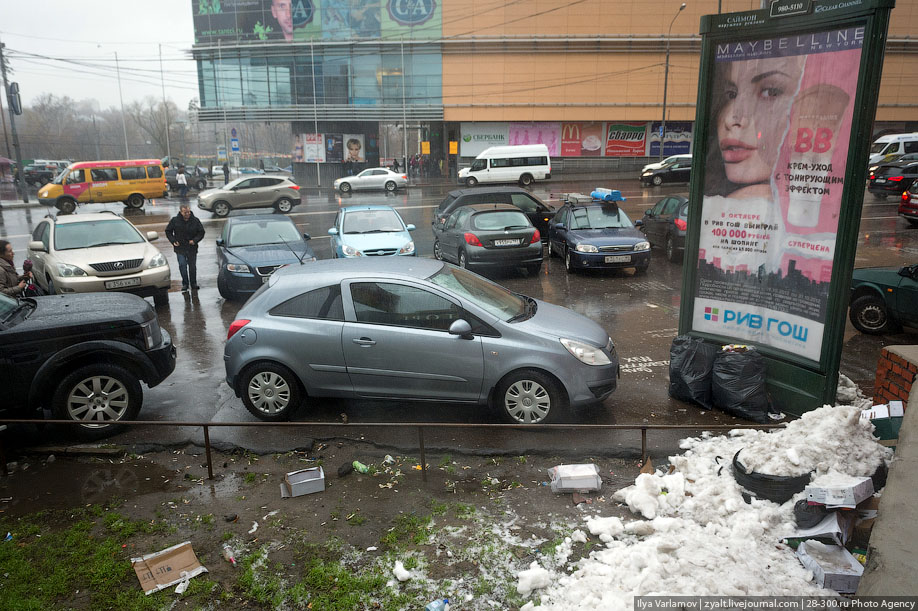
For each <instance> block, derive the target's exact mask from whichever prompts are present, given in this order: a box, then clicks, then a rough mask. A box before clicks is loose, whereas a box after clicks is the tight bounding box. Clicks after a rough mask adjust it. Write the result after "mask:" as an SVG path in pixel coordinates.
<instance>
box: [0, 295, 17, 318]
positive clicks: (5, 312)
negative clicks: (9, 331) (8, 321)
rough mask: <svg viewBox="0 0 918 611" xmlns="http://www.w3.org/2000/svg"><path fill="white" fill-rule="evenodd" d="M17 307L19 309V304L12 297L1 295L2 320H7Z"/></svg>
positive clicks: (0, 309)
mask: <svg viewBox="0 0 918 611" xmlns="http://www.w3.org/2000/svg"><path fill="white" fill-rule="evenodd" d="M17 307H19V302H18V301H16V300H15V299H13V298H12V297H7V296H6V295H3V294H0V320H3V319H5V318H6V317H7V316H9V315H10V313H11V312H13V311H14V310H15V309H16V308H17Z"/></svg>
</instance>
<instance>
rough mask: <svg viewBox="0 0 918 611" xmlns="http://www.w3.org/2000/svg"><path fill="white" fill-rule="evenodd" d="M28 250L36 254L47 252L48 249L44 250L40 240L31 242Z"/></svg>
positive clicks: (43, 244)
mask: <svg viewBox="0 0 918 611" xmlns="http://www.w3.org/2000/svg"><path fill="white" fill-rule="evenodd" d="M29 250H33V251H36V252H48V249H47V248H45V243H44V242H42V241H40V240H32V241H31V242H29Z"/></svg>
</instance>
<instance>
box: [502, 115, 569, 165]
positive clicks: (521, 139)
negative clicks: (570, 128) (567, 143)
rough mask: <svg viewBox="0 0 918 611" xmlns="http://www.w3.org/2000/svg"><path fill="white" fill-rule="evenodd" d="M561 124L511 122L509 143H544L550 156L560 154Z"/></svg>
mask: <svg viewBox="0 0 918 611" xmlns="http://www.w3.org/2000/svg"><path fill="white" fill-rule="evenodd" d="M560 132H561V124H560V123H553V122H534V123H511V124H510V129H509V133H508V142H507V144H510V145H526V144H544V145H545V146H547V147H548V155H549V156H550V157H558V156H560V155H561V133H560Z"/></svg>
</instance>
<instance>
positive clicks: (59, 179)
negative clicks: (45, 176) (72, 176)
mask: <svg viewBox="0 0 918 611" xmlns="http://www.w3.org/2000/svg"><path fill="white" fill-rule="evenodd" d="M67 170H68V168H64V169H63V170H61V171H60V172H58V173H57V176H55V177H54V180H52V181H51V182H52V183H53V184H55V185H59V184H61V182H62V181H63V180H64V175H65V174H66V173H67ZM81 171H82V170H81Z"/></svg>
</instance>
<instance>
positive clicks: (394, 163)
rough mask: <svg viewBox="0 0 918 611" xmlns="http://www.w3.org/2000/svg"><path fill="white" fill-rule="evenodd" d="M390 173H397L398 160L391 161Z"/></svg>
mask: <svg viewBox="0 0 918 611" xmlns="http://www.w3.org/2000/svg"><path fill="white" fill-rule="evenodd" d="M392 171H393V172H398V159H393V160H392Z"/></svg>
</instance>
